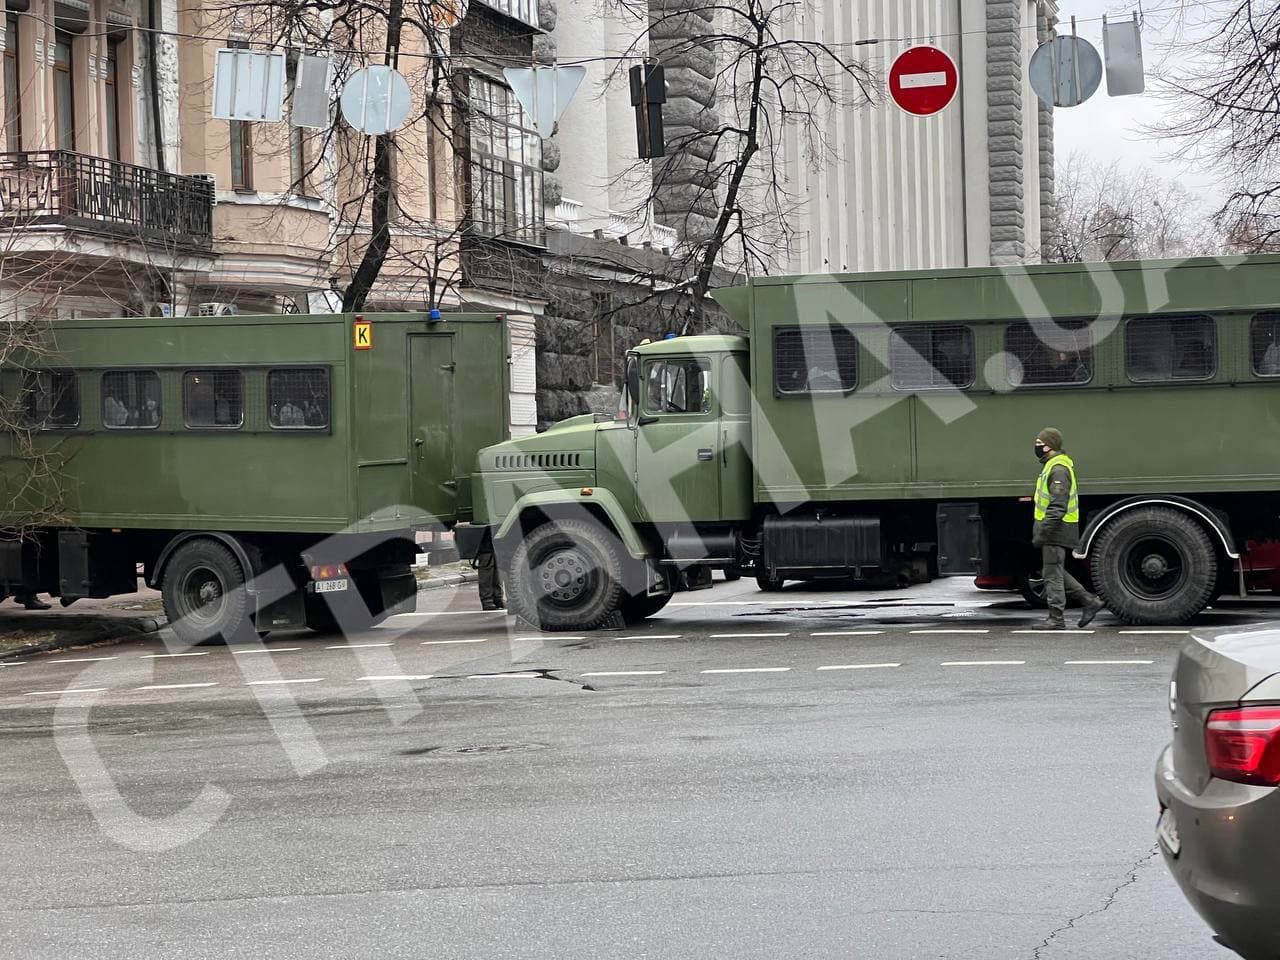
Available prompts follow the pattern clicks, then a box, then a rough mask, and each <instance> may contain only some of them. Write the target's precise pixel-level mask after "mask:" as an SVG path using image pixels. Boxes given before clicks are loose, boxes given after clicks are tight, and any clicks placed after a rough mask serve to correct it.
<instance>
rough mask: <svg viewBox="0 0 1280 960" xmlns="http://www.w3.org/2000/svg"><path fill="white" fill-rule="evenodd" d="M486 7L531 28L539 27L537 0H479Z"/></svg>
mask: <svg viewBox="0 0 1280 960" xmlns="http://www.w3.org/2000/svg"><path fill="white" fill-rule="evenodd" d="M480 2H481V3H483V4H484V5H485V6H486V7H490V8H492V9H494V10H497V11H498V12H499V13H505V14H506V15H507V16H508V17H514V18H515V19H517V20H519V21H520V22H521V23H527V24H528V25H529V26H531V27H536V26H539V23H538V0H480Z"/></svg>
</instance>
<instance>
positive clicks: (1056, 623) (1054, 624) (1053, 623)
mask: <svg viewBox="0 0 1280 960" xmlns="http://www.w3.org/2000/svg"><path fill="white" fill-rule="evenodd" d="M1040 629H1041V630H1065V629H1067V621H1066V620H1064V619H1063V618H1062V617H1061V616H1057V617H1055V616H1052V615H1050V617H1049V619H1048V620H1046V621H1045V622H1044V623H1042V624H1041V625H1040Z"/></svg>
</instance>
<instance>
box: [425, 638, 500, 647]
mask: <svg viewBox="0 0 1280 960" xmlns="http://www.w3.org/2000/svg"><path fill="white" fill-rule="evenodd" d="M488 642H489V638H488V637H476V638H475V639H468V640H423V641H422V645H423V646H424V647H438V646H445V645H447V644H454V643H488Z"/></svg>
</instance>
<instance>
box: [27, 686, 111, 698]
mask: <svg viewBox="0 0 1280 960" xmlns="http://www.w3.org/2000/svg"><path fill="white" fill-rule="evenodd" d="M106 689H107V688H106V687H68V688H67V689H65V690H31V691H28V692H27V693H25V694H23V696H27V697H56V696H60V695H62V694H73V693H102V692H104V691H105V690H106Z"/></svg>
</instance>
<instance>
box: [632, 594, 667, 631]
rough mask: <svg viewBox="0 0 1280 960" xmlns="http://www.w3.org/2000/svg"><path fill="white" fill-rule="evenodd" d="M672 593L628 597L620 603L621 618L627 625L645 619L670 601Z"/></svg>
mask: <svg viewBox="0 0 1280 960" xmlns="http://www.w3.org/2000/svg"><path fill="white" fill-rule="evenodd" d="M672 596H673V594H670V593H664V594H662V595H661V596H658V597H647V596H642V597H628V598H627V600H626V602H624V603H623V604H622V619H623V620H625V621H626V623H627V626H631V625H633V624H637V623H640V622H641V621H642V620H647V619H649V618H650V617H652V616H653V615H654V614H655V613H657V612H658V611H659V610H661V609H662V608H663V607H665V606H666V605H667V604H668V603H670V602H671V598H672Z"/></svg>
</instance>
